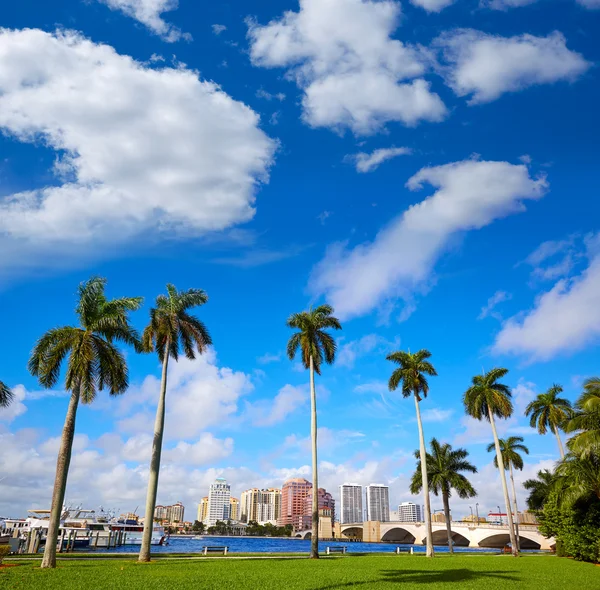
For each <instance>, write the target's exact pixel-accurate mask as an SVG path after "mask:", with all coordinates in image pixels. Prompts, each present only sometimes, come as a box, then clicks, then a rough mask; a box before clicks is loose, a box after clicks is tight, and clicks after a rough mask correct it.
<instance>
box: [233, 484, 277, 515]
mask: <svg viewBox="0 0 600 590" xmlns="http://www.w3.org/2000/svg"><path fill="white" fill-rule="evenodd" d="M240 512H241V515H240V518H241V520H242V522H250V521H251V520H254V521H256V522H258V523H259V524H264V523H266V522H277V521H278V520H279V517H280V515H281V490H279V489H277V488H270V489H268V490H259V489H258V488H253V489H251V490H246V491H245V492H242V496H241V506H240Z"/></svg>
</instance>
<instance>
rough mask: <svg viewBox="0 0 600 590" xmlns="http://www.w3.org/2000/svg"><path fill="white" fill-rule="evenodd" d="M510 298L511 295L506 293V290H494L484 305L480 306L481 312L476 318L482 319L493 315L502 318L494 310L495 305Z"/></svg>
mask: <svg viewBox="0 0 600 590" xmlns="http://www.w3.org/2000/svg"><path fill="white" fill-rule="evenodd" d="M511 299H512V295H511V294H510V293H507V292H506V291H496V292H495V293H494V294H493V295H492V296H491V297H490V298H489V299H488V301H487V303H486V305H485V306H484V307H482V308H481V313H480V314H479V317H478V318H477V319H478V320H483V319H485V318H487V317H493V318H496V319H502V316H501V315H500V314H499V313H498V312H496V311H494V310H495V309H496V306H497V305H498V304H499V303H503V302H504V301H510V300H511Z"/></svg>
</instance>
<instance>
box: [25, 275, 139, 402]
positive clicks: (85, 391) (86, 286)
mask: <svg viewBox="0 0 600 590" xmlns="http://www.w3.org/2000/svg"><path fill="white" fill-rule="evenodd" d="M105 286H106V279H104V278H100V277H93V278H91V279H90V280H89V281H87V282H84V283H82V284H81V285H80V286H79V303H78V305H77V308H76V310H75V311H76V313H77V315H78V316H79V324H80V325H79V326H64V327H62V328H53V329H51V330H49V331H48V332H46V333H45V334H44V335H43V336H42V337H41V338H40V339H39V340H38V341H37V343H36V345H35V347H34V349H33V352H32V353H31V358H30V359H29V371H30V372H31V374H32V375H34V376H35V377H37V378H38V379H39V382H40V384H41V385H43V386H44V387H46V388H52V387H54V386H55V385H56V384H57V382H58V379H59V377H60V370H61V365H62V362H63V360H64V359H65V358H66V357H67V356H68V361H67V371H66V375H65V387H66V389H67V390H68V391H73V390H74V389H75V388H79V391H80V395H81V400H82V401H83V403H86V404H89V403H91V402H92V401H93V400H94V398H95V397H96V393H97V391H101V390H103V389H108V391H109V392H110V394H111V395H117V394H120V393H123V392H124V391H125V390H126V389H127V385H128V382H129V376H128V371H127V363H126V361H125V357H124V355H123V353H122V352H121V351H120V350H119V349H118V348H117V347H116V346H115V344H114V342H115V341H120V342H124V343H126V344H130V345H132V346H134V347H135V348H136V349H139V347H140V344H139V337H138V334H137V332H136V331H135V329H134V328H133V327H132V326H131V325H130V324H129V319H128V313H129V312H131V311H135V310H137V309H139V307H140V306H141V304H142V298H141V297H123V298H120V299H110V300H109V299H107V298H106V295H105V293H104V289H105Z"/></svg>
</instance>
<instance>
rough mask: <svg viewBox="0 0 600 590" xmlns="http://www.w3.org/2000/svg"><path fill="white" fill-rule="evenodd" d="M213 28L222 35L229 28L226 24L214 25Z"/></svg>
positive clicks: (215, 32) (217, 33)
mask: <svg viewBox="0 0 600 590" xmlns="http://www.w3.org/2000/svg"><path fill="white" fill-rule="evenodd" d="M212 30H213V33H214V34H215V35H220V34H221V33H223V32H225V31H226V30H227V27H226V26H225V25H212Z"/></svg>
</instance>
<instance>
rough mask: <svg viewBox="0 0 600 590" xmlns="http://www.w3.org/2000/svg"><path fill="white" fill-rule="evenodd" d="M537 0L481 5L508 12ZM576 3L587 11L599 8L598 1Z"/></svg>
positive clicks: (501, 0) (494, 0) (502, 0)
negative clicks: (510, 9)
mask: <svg viewBox="0 0 600 590" xmlns="http://www.w3.org/2000/svg"><path fill="white" fill-rule="evenodd" d="M537 1H538V0H488V1H485V0H482V1H481V5H482V6H486V7H488V8H491V9H493V10H508V9H509V8H520V7H521V6H528V5H529V4H534V3H535V2H537ZM576 3H577V4H579V5H580V6H583V7H584V8H588V9H589V10H596V9H598V8H600V0H576Z"/></svg>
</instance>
